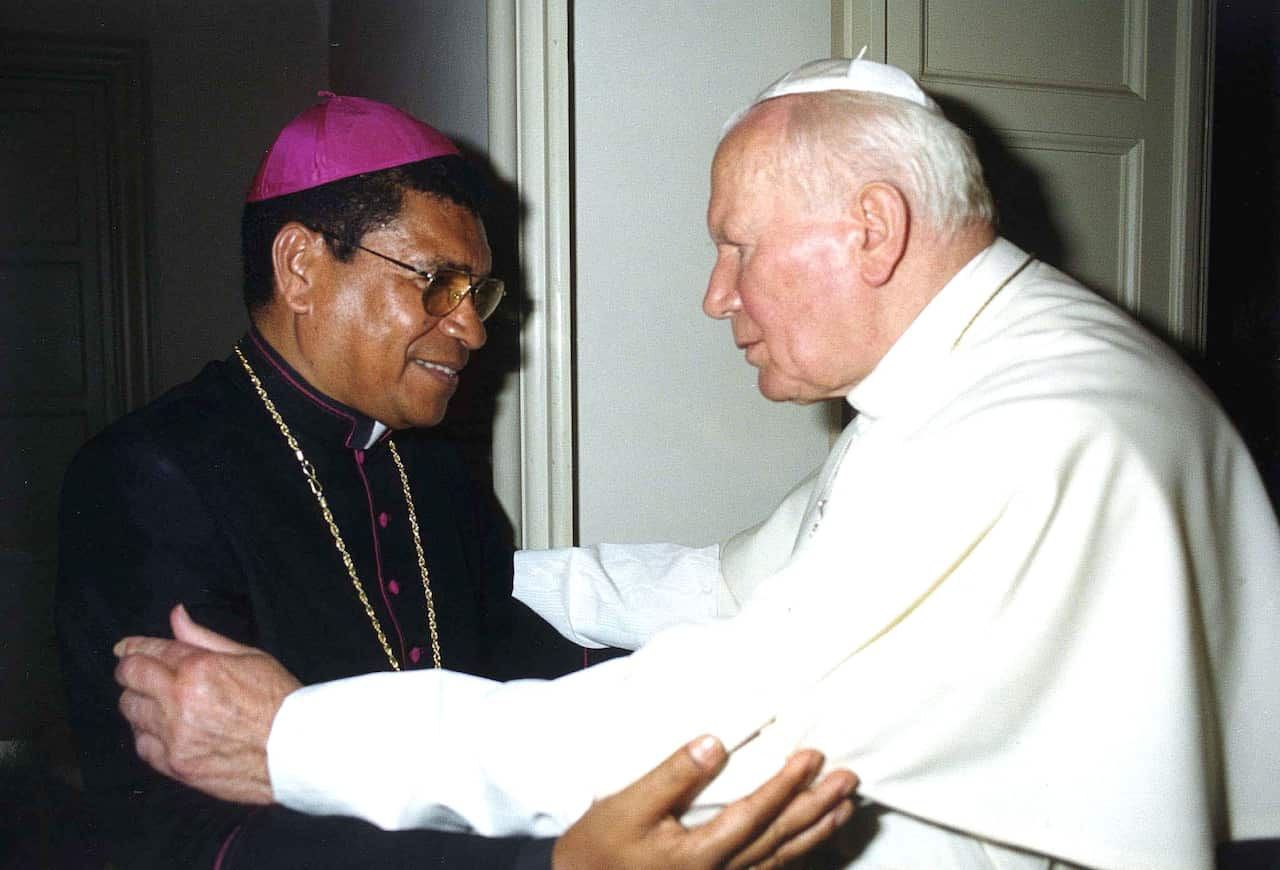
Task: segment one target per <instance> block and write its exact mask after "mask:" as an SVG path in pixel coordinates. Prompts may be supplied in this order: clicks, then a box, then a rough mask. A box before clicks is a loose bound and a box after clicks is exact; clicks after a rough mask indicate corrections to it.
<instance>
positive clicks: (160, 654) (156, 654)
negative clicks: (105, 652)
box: [111, 637, 193, 661]
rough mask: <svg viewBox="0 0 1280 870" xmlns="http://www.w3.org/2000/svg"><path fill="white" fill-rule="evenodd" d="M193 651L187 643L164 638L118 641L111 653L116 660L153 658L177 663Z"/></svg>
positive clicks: (135, 638) (137, 638)
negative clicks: (138, 657) (130, 657)
mask: <svg viewBox="0 0 1280 870" xmlns="http://www.w3.org/2000/svg"><path fill="white" fill-rule="evenodd" d="M191 649H193V647H191V646H189V645H187V644H185V643H179V642H178V641H173V640H166V639H165V638H162V637H126V638H125V639H124V640H121V641H117V642H116V645H115V646H114V647H112V648H111V651H112V652H113V653H115V654H116V658H125V657H126V656H151V657H152V658H155V659H161V660H165V661H176V660H178V659H180V658H182V656H183V655H185V654H186V653H187V652H188V651H190V650H191Z"/></svg>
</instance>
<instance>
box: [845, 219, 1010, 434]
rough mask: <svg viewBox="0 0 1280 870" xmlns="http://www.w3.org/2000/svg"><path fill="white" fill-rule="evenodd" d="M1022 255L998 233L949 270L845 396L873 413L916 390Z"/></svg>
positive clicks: (908, 397) (877, 414) (908, 398)
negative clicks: (947, 277) (916, 381)
mask: <svg viewBox="0 0 1280 870" xmlns="http://www.w3.org/2000/svg"><path fill="white" fill-rule="evenodd" d="M1026 260H1027V254H1026V253H1025V252H1023V251H1022V250H1021V249H1019V248H1018V247H1017V246H1016V245H1014V244H1012V243H1011V242H1008V241H1006V240H1005V239H1002V238H998V237H997V238H996V240H995V241H994V242H993V243H992V244H990V245H988V246H987V247H986V248H984V249H983V250H981V251H980V252H978V254H977V255H976V256H975V257H973V259H971V260H969V262H968V263H965V265H964V266H963V267H961V269H960V271H958V272H956V273H955V274H954V275H952V276H951V279H950V280H949V281H947V283H946V284H945V285H943V287H942V289H941V290H939V291H938V293H937V295H936V296H934V297H933V299H932V300H930V301H929V304H928V305H926V306H925V307H924V309H923V310H922V311H921V312H920V313H919V314H918V315H916V318H915V320H913V321H912V322H911V325H910V326H908V327H907V329H906V331H905V332H903V333H902V335H901V336H900V337H899V338H898V340H897V341H895V342H894V343H893V347H891V348H889V352H888V353H886V354H885V355H884V357H883V358H882V359H881V360H880V362H879V363H878V364H877V365H876V367H875V368H874V369H872V371H871V374H869V375H867V376H866V377H865V378H863V380H862V382H861V383H859V384H858V385H857V386H856V387H854V388H853V389H852V390H850V391H849V394H848V395H847V396H846V397H845V400H846V401H847V402H848V403H849V404H850V405H852V406H853V407H854V408H856V409H857V410H858V411H859V412H860V413H864V414H867V415H869V416H870V417H872V418H873V419H874V418H878V417H880V416H882V415H883V414H884V413H886V412H887V411H888V410H889V409H891V408H892V407H894V406H895V405H896V404H897V403H899V402H902V401H911V400H912V397H913V396H917V395H919V394H920V392H921V391H920V387H919V385H917V384H913V383H912V381H913V380H914V379H915V378H917V377H920V376H922V375H923V376H925V377H929V376H930V375H929V374H926V373H928V372H931V371H932V370H933V364H934V363H936V361H937V360H938V359H940V358H941V357H944V356H946V355H947V354H949V353H950V352H951V351H952V349H953V348H954V346H955V345H956V343H957V341H959V339H960V337H961V336H962V335H963V334H964V332H965V330H966V329H968V327H969V325H970V324H971V323H972V322H973V321H974V319H975V318H976V317H977V316H978V314H979V313H981V312H982V311H983V309H984V307H985V306H986V304H987V302H988V301H990V297H991V295H992V292H993V290H994V289H995V288H997V287H1001V286H1003V282H1004V281H1005V280H1007V279H1008V278H1009V277H1010V276H1011V275H1012V274H1014V273H1015V272H1016V271H1017V270H1018V267H1019V265H1020V264H1024V263H1025V262H1026Z"/></svg>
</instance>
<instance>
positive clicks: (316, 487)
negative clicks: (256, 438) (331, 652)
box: [235, 345, 441, 671]
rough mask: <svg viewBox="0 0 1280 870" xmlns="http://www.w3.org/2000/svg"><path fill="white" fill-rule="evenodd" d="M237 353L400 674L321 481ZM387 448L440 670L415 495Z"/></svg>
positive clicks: (390, 444) (395, 456)
mask: <svg viewBox="0 0 1280 870" xmlns="http://www.w3.org/2000/svg"><path fill="white" fill-rule="evenodd" d="M235 352H236V356H238V357H239V358H240V364H241V365H243V366H244V370H245V373H246V374H248V375H249V380H250V381H251V382H252V383H253V388H254V389H255V390H257V391H258V398H260V399H262V404H263V406H264V407H265V408H266V409H267V413H268V414H270V415H271V419H272V420H274V421H275V423H276V425H277V426H278V427H280V434H281V435H283V436H284V440H285V443H287V444H288V445H289V449H290V450H292V451H293V455H294V456H295V457H297V460H298V464H299V465H300V466H302V473H303V475H304V476H305V477H306V479H307V485H308V486H309V487H311V493H312V494H313V495H314V496H315V497H316V502H317V503H318V504H319V505H320V513H321V514H323V515H324V521H325V523H327V524H328V526H329V534H331V535H332V536H333V544H334V546H335V547H337V548H338V555H340V556H341V557H342V564H343V565H345V566H346V568H347V575H348V576H349V577H350V578H351V585H352V586H354V587H355V589H356V595H357V596H359V598H360V604H361V605H362V606H363V607H364V612H365V614H367V615H368V617H369V622H370V623H371V624H372V625H373V631H374V634H376V635H377V636H378V643H380V644H382V651H383V652H384V653H386V654H387V661H389V662H390V663H391V669H392V670H394V671H398V670H400V662H398V661H397V660H396V657H395V655H394V654H393V653H392V652H391V644H389V643H387V636H386V635H385V634H384V633H383V631H382V623H380V622H378V615H377V614H376V613H374V612H373V606H372V605H371V604H369V596H367V595H365V593H364V584H362V583H361V582H360V578H359V577H358V576H357V575H356V566H355V563H354V562H352V561H351V554H350V553H349V552H348V551H347V545H346V542H344V541H343V540H342V535H341V533H340V532H339V531H338V523H337V522H336V521H335V520H334V518H333V512H332V511H330V510H329V502H328V500H326V499H325V497H324V489H323V488H321V486H320V478H319V477H317V476H316V470H315V467H314V466H313V465H312V464H311V461H310V460H309V459H307V457H306V456H305V455H304V454H303V452H302V447H300V446H299V445H298V441H297V439H296V438H294V437H293V433H292V432H290V431H289V427H288V426H287V425H286V424H285V422H284V418H283V417H281V416H280V412H279V411H277V410H276V405H275V402H272V401H271V397H270V396H268V395H267V391H266V389H265V388H264V387H263V386H262V381H260V380H258V375H257V374H256V373H255V372H254V370H253V366H251V365H249V360H248V359H247V358H246V357H245V355H244V354H243V353H242V352H241V350H240V347H239V345H237V346H236V347H235ZM387 446H388V447H390V448H391V458H392V459H394V460H395V463H396V470H397V471H398V472H400V486H401V487H402V488H403V489H404V501H405V504H406V505H408V507H409V525H410V527H411V528H412V530H413V547H414V549H415V550H417V553H418V571H419V572H420V573H421V574H422V589H423V591H424V592H426V594H427V626H428V628H429V629H430V630H431V656H432V659H433V661H434V662H435V666H436V667H437V668H439V667H441V664H440V638H439V637H438V636H437V634H436V609H435V604H434V602H433V600H432V598H431V578H430V577H429V576H428V574H427V560H426V557H425V556H423V554H422V536H421V533H420V532H419V530H418V514H417V512H416V511H415V510H414V509H413V495H412V494H411V493H410V492H409V476H408V475H407V474H405V471H404V463H403V462H401V461H400V453H399V451H397V450H396V445H395V442H393V441H392V440H391V439H387Z"/></svg>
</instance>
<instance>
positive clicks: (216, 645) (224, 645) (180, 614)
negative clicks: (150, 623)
mask: <svg viewBox="0 0 1280 870" xmlns="http://www.w3.org/2000/svg"><path fill="white" fill-rule="evenodd" d="M169 626H170V627H171V628H172V629H173V638H174V640H180V641H182V642H183V643H188V644H191V645H192V646H198V647H200V648H201V649H207V650H210V651H212V652H220V653H250V652H255V650H254V649H253V647H248V646H244V645H242V644H238V643H236V642H235V641H234V640H232V639H231V638H229V637H223V636H222V635H220V634H218V633H217V632H216V631H213V630H211V629H208V628H205V627H204V626H203V625H196V623H195V622H194V621H193V620H192V619H191V615H190V614H188V613H187V608H185V607H183V606H182V605H181V604H179V605H177V606H176V607H174V608H173V610H171V611H169Z"/></svg>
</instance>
